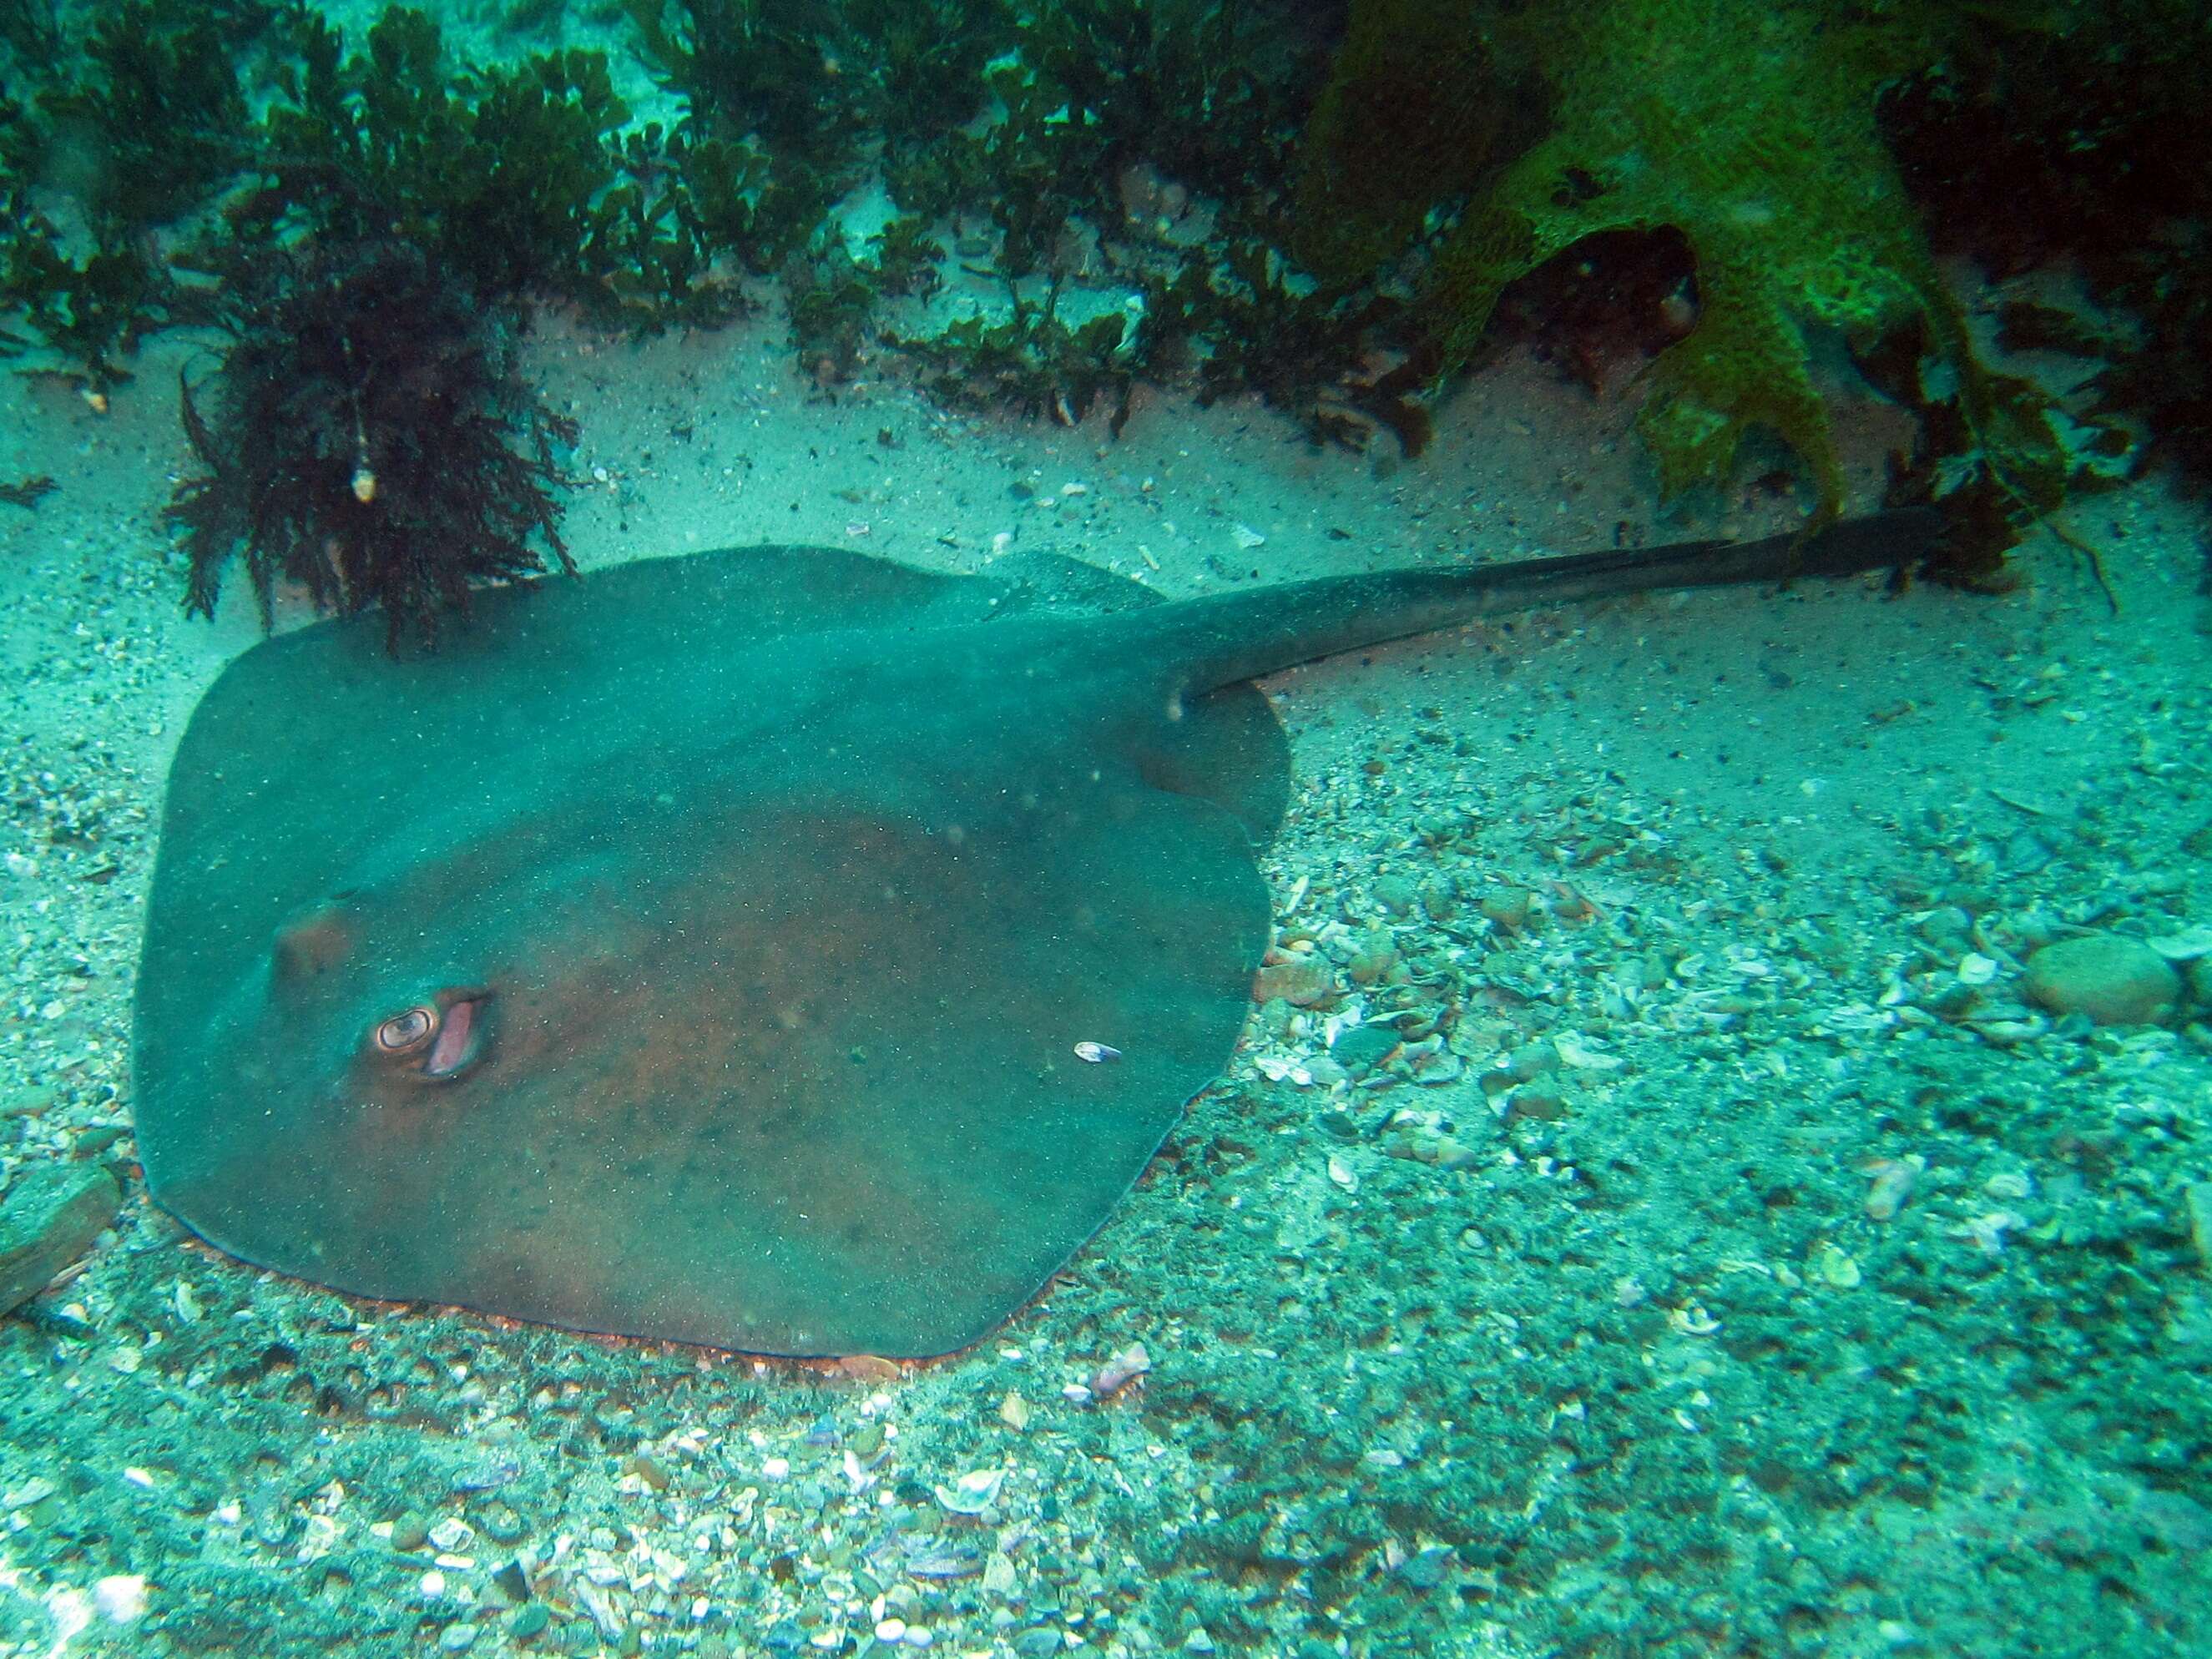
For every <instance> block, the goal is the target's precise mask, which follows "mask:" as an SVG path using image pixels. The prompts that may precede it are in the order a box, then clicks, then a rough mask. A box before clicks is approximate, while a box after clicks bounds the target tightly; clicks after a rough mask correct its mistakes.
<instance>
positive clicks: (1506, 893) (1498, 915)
mask: <svg viewBox="0 0 2212 1659" xmlns="http://www.w3.org/2000/svg"><path fill="white" fill-rule="evenodd" d="M1528 900H1529V893H1528V889H1527V888H1525V887H1493V888H1492V889H1491V890H1489V891H1488V892H1486V893H1485V894H1484V895H1483V896H1482V899H1481V902H1480V904H1479V905H1478V906H1477V907H1476V908H1479V909H1480V911H1481V912H1482V914H1483V915H1486V916H1487V917H1489V918H1490V920H1491V921H1494V922H1496V923H1497V924H1498V926H1499V927H1503V928H1505V929H1507V930H1508V931H1509V932H1511V931H1516V930H1518V929H1520V928H1522V927H1527V926H1528V910H1529V903H1528Z"/></svg>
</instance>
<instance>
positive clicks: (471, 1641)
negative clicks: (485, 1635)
mask: <svg viewBox="0 0 2212 1659" xmlns="http://www.w3.org/2000/svg"><path fill="white" fill-rule="evenodd" d="M476 1644H477V1627H476V1626H474V1625H448V1626H446V1628H445V1632H444V1633H443V1634H442V1635H441V1636H440V1637H439V1638H438V1646H439V1647H440V1649H441V1650H443V1651H445V1652H447V1653H466V1652H467V1651H468V1650H470V1649H471V1648H472V1647H474V1646H476Z"/></svg>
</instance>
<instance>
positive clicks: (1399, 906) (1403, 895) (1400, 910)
mask: <svg viewBox="0 0 2212 1659" xmlns="http://www.w3.org/2000/svg"><path fill="white" fill-rule="evenodd" d="M1420 901H1421V890H1420V887H1419V884H1416V883H1414V882H1412V881H1409V880H1408V879H1407V878H1405V877H1404V876H1384V877H1382V878H1380V879H1378V880H1377V881H1376V884H1375V902H1376V903H1377V904H1379V905H1381V906H1382V907H1383V908H1384V909H1385V910H1388V911H1389V913H1390V914H1391V915H1394V916H1404V915H1412V914H1413V907H1414V906H1415V905H1416V904H1418V903H1419V902H1420Z"/></svg>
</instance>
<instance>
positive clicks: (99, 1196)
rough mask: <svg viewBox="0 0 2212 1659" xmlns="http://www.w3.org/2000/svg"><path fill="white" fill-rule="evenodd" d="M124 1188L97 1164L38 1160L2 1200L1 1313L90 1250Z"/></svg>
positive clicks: (112, 1215)
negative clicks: (58, 1162)
mask: <svg viewBox="0 0 2212 1659" xmlns="http://www.w3.org/2000/svg"><path fill="white" fill-rule="evenodd" d="M122 1207H123V1192H122V1189H121V1188H118V1186H117V1185H116V1184H115V1177H114V1176H112V1175H110V1174H108V1172H107V1171H106V1170H105V1169H103V1168H102V1167H100V1165H99V1164H34V1165H33V1166H32V1167H31V1168H29V1169H27V1170H24V1171H23V1172H22V1173H21V1175H19V1176H17V1177H16V1178H15V1184H14V1185H13V1186H11V1187H9V1188H8V1193H7V1196H6V1197H5V1198H4V1199H0V1314H7V1313H12V1312H14V1311H15V1310H16V1309H17V1308H20V1307H21V1306H22V1305H23V1304H24V1303H26V1302H28V1301H29V1300H30V1299H31V1298H32V1297H34V1296H36V1295H37V1294H38V1293H39V1292H40V1291H43V1290H44V1289H46V1285H47V1284H48V1282H49V1281H51V1280H52V1278H53V1276H54V1275H55V1274H56V1273H59V1272H60V1271H61V1270H62V1269H63V1268H64V1267H68V1266H69V1265H70V1262H72V1261H76V1259H77V1258H78V1257H79V1256H81V1255H83V1254H84V1253H85V1252H86V1251H87V1250H88V1249H91V1248H92V1241H93V1240H94V1239H95V1238H97V1237H100V1233H101V1231H103V1230H104V1229H105V1228H106V1226H107V1225H108V1224H109V1223H110V1222H112V1221H113V1220H114V1219H115V1212H117V1211H118V1210H119V1209H121V1208H122Z"/></svg>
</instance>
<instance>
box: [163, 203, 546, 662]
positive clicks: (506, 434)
mask: <svg viewBox="0 0 2212 1659" xmlns="http://www.w3.org/2000/svg"><path fill="white" fill-rule="evenodd" d="M233 279H234V280H233V286H232V289H231V292H232V294H233V295H234V301H233V308H234V314H233V316H232V318H231V319H230V325H231V328H232V331H233V333H234V336H235V343H234V345H233V346H232V347H231V349H230V350H229V352H228V354H227V355H226V356H225V357H224V360H223V364H222V369H221V371H220V372H219V373H218V374H217V375H216V377H215V385H214V389H213V392H212V393H211V395H208V394H204V395H201V396H196V395H195V393H194V392H193V391H192V389H191V386H185V388H184V389H183V394H182V409H183V418H184V422H185V431H186V433H187V435H189V436H190V438H191V444H192V447H193V449H194V450H195V451H196V452H197V454H198V455H199V458H200V460H201V462H202V463H203V465H205V466H206V468H207V471H206V473H205V474H204V475H203V476H200V477H194V478H190V479H187V480H185V482H184V483H182V484H180V485H179V487H178V489H177V492H176V495H175V497H174V500H173V502H172V504H171V507H170V512H171V514H172V516H173V518H174V519H175V520H176V521H177V522H178V523H179V524H180V525H181V526H183V527H184V530H185V546H186V550H187V551H188V553H189V555H190V558H191V571H190V575H189V579H188V585H187V589H186V599H185V605H186V609H187V610H189V611H195V612H197V613H199V614H201V615H204V616H212V615H213V614H214V611H215V606H216V599H217V597H218V594H219V591H220V587H221V582H222V572H223V568H224V567H225V566H226V565H227V564H228V562H229V561H230V559H231V558H232V557H233V556H234V555H235V554H237V553H238V552H240V551H241V550H242V551H243V552H244V555H245V558H246V574H247V576H248V578H249V579H250V580H251V581H252V585H253V590H254V597H255V599H256V600H257V601H258V604H259V605H260V608H261V617H262V622H263V625H264V627H265V626H269V625H270V624H271V623H273V620H274V608H275V596H276V583H277V581H278V580H280V579H282V580H287V581H293V582H297V583H299V584H301V586H303V587H304V588H305V589H306V591H307V598H308V599H309V600H310V601H311V602H312V603H313V605H314V607H315V608H316V609H317V610H318V611H335V612H337V613H339V614H341V615H352V614H354V613H356V612H358V611H363V610H366V609H368V608H369V607H371V606H377V607H380V608H381V609H382V610H383V611H384V613H385V617H386V644H387V646H388V647H389V648H391V649H392V651H394V652H395V653H396V652H397V651H398V647H399V645H400V641H401V637H402V635H403V634H404V632H405V631H406V630H407V629H409V628H410V627H411V628H412V629H414V630H415V631H416V634H417V635H418V636H419V638H420V639H421V641H422V643H423V644H424V645H425V646H426V647H432V646H435V643H436V641H437V637H438V631H439V628H440V625H441V622H440V615H441V611H442V610H444V609H445V608H447V607H452V608H455V609H459V610H460V611H463V612H465V611H466V609H467V606H468V599H469V590H470V587H471V585H472V584H473V583H477V582H480V581H487V580H515V579H517V578H519V577H522V576H526V575H528V574H532V573H534V572H537V571H539V570H542V569H544V568H545V566H544V559H543V557H542V556H540V554H539V552H538V549H537V547H535V546H533V544H532V543H533V539H535V538H542V539H543V543H544V545H545V546H546V547H548V548H550V550H551V551H552V554H553V556H554V558H555V559H556V562H558V564H559V566H560V568H562V569H563V570H564V571H568V570H573V569H574V566H573V564H572V563H571V562H570V560H569V558H568V550H567V549H566V547H565V546H564V545H563V544H562V540H561V538H560V533H559V530H558V524H557V521H558V516H559V514H558V509H557V506H556V501H555V499H554V496H553V494H552V491H553V489H554V488H555V487H556V486H557V485H558V484H559V483H561V477H560V474H559V471H558V470H557V468H556V465H555V464H554V459H553V445H554V444H555V443H556V441H561V442H565V441H572V440H573V438H574V428H573V426H572V424H571V423H570V422H568V421H566V420H563V419H562V418H561V417H560V416H556V415H554V414H552V413H551V412H550V410H547V409H546V408H545V407H544V405H543V404H541V403H540V402H539V401H538V399H537V398H536V397H535V396H534V395H533V394H532V392H530V391H529V390H528V388H527V387H526V386H525V385H524V384H523V382H522V380H521V378H520V375H519V374H518V373H517V371H516V367H515V362H514V347H513V338H512V334H511V330H510V329H509V327H508V326H507V325H506V324H505V323H504V321H503V320H502V319H501V317H500V316H499V315H498V314H497V313H495V312H494V311H491V310H489V309H487V308H486V307H484V306H483V304H482V303H481V302H480V301H477V300H476V299H474V298H473V297H471V295H468V294H467V293H466V292H465V290H463V289H459V288H458V287H456V286H455V285H454V284H453V283H450V282H449V281H447V280H445V279H444V278H443V277H442V276H441V275H440V274H439V273H438V272H437V271H435V270H433V269H432V267H431V266H430V264H429V263H428V260H427V259H426V258H425V257H424V255H423V254H422V251H421V250H420V249H417V248H414V247H410V246H407V245H405V244H403V243H398V242H392V241H378V242H369V243H362V244H358V245H354V246H346V247H342V248H331V247H325V248H321V249H318V250H314V251H311V252H305V253H291V252H270V253H266V254H264V255H262V256H259V257H258V258H255V259H254V260H253V261H252V262H251V263H250V264H247V265H246V266H244V267H242V268H240V270H236V271H235V272H234V273H233Z"/></svg>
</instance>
